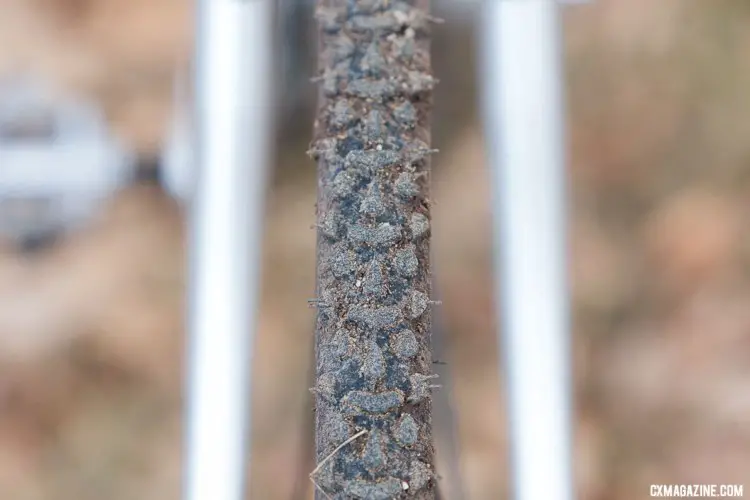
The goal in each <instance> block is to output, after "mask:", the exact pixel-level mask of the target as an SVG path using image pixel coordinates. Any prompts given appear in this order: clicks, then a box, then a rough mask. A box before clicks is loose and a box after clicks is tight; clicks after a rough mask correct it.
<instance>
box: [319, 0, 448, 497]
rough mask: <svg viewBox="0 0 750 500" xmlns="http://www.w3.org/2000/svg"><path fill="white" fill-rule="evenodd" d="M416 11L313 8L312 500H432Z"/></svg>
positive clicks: (359, 5) (416, 4)
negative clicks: (315, 184)
mask: <svg viewBox="0 0 750 500" xmlns="http://www.w3.org/2000/svg"><path fill="white" fill-rule="evenodd" d="M428 12H429V0H408V1H407V0H318V1H317V9H316V17H317V19H318V28H319V47H318V48H319V54H320V57H319V72H320V73H319V77H318V78H317V80H318V82H319V84H320V94H319V106H318V111H317V116H316V121H315V127H314V139H313V142H312V146H311V149H310V154H311V156H312V157H313V159H314V160H316V161H317V165H318V198H317V207H316V212H317V230H318V243H317V252H318V255H317V290H316V298H315V300H314V305H315V306H316V307H317V308H318V314H317V320H316V329H315V346H316V353H315V357H316V384H315V387H314V388H313V392H314V394H315V411H316V414H315V446H316V453H315V455H316V462H317V464H318V467H317V468H316V470H315V471H314V472H313V474H312V476H311V477H312V479H313V481H314V482H315V484H316V493H315V495H316V499H317V500H327V499H335V500H344V499H351V498H354V499H365V500H380V499H383V500H385V499H391V498H414V499H420V500H435V499H436V498H437V485H436V477H435V464H434V448H433V440H432V418H431V406H432V405H431V391H432V389H433V388H434V384H435V383H436V381H435V380H434V377H435V376H434V375H433V373H432V353H431V347H430V346H431V341H430V328H431V324H430V311H429V309H430V306H431V301H430V296H431V271H430V259H429V257H430V246H429V241H430V209H429V208H430V200H429V184H430V182H429V181H430V176H429V174H430V161H429V158H430V155H431V154H432V153H434V152H435V151H434V150H432V149H430V126H429V124H430V111H431V105H432V89H433V87H434V85H435V83H436V80H435V79H434V78H433V77H432V70H431V63H430V52H429V51H430V46H429V30H430V25H431V23H432V22H433V21H434V19H433V18H431V17H430V16H429V15H428ZM362 431H365V432H364V433H363V432H362ZM354 436H357V437H356V438H355V439H352V437H354ZM348 440H351V441H349V442H347V441H348ZM345 442H346V443H347V444H345V445H344V446H341V444H342V443H345ZM340 446H341V447H340Z"/></svg>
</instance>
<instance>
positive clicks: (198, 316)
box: [183, 0, 272, 500]
mask: <svg viewBox="0 0 750 500" xmlns="http://www.w3.org/2000/svg"><path fill="white" fill-rule="evenodd" d="M271 9H272V0H199V1H198V2H197V13H196V21H197V28H196V29H197V31H196V60H195V63H196V66H195V96H196V109H195V114H194V116H195V129H196V132H197V136H196V147H197V150H196V156H195V158H196V160H197V166H198V170H199V172H198V177H197V179H196V186H195V187H196V189H195V191H194V194H195V197H194V199H193V201H192V204H191V208H192V213H191V221H190V231H191V234H190V248H189V255H190V261H189V263H190V281H189V287H190V291H189V294H190V297H189V305H188V307H189V313H188V321H189V325H188V326H189V334H190V347H189V356H188V362H189V374H188V379H187V386H188V402H187V412H188V422H187V426H188V427H187V432H186V441H187V442H186V445H187V454H186V466H185V469H184V473H185V476H184V483H183V488H184V491H183V498H185V499H186V500H241V499H244V494H245V489H246V484H245V483H246V479H245V478H246V472H247V470H248V461H249V449H248V448H249V447H248V446H247V441H248V429H249V428H250V418H249V417H250V403H249V401H250V387H251V383H250V382H251V380H250V374H251V360H252V351H253V341H254V337H255V335H254V330H255V323H256V318H257V312H256V309H257V306H258V297H259V291H260V288H259V281H260V279H259V278H260V268H259V266H260V258H261V234H262V215H263V207H264V203H263V202H264V192H265V185H266V182H265V181H266V170H267V165H268V162H269V159H270V136H271V129H272V127H271V123H270V119H271V114H270V112H271V103H272V98H271V97H272V96H271V81H270V79H271V65H270V61H271V58H270V52H271V36H270V35H271V31H270V29H271V27H272V18H271V14H272V10H271Z"/></svg>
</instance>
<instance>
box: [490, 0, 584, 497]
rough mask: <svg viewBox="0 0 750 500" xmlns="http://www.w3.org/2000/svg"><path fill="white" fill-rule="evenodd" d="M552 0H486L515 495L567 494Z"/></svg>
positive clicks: (564, 297) (559, 143)
mask: <svg viewBox="0 0 750 500" xmlns="http://www.w3.org/2000/svg"><path fill="white" fill-rule="evenodd" d="M558 15H559V14H558V4H557V0H485V1H484V5H483V11H482V16H481V18H482V19H481V23H482V30H481V32H482V68H483V70H484V72H483V74H482V79H483V85H484V94H483V95H484V99H485V100H484V102H483V112H484V113H485V130H486V143H487V144H486V146H487V152H488V160H489V164H490V167H491V171H492V193H493V207H494V213H495V220H494V245H495V255H496V265H495V277H496V291H497V297H498V298H497V300H498V302H497V304H498V308H497V309H498V311H499V312H500V315H501V320H502V326H503V328H502V334H503V335H502V338H503V340H504V342H503V343H502V347H503V350H504V353H503V354H504V359H505V363H506V369H507V372H506V374H507V387H508V405H509V417H510V418H509V420H510V432H511V463H512V489H513V498H514V499H515V500H572V498H573V481H572V464H571V451H572V450H571V441H572V439H571V435H572V428H571V413H572V412H571V389H570V385H571V375H570V360H569V357H570V354H569V351H570V350H569V312H568V307H569V304H568V302H569V299H568V278H567V271H566V267H567V266H566V264H567V248H566V246H567V245H566V195H565V191H566V187H565V186H566V182H565V156H566V152H565V147H564V125H563V122H564V114H563V92H562V79H563V75H562V62H561V59H562V58H561V50H562V47H561V27H560V22H559V18H558Z"/></svg>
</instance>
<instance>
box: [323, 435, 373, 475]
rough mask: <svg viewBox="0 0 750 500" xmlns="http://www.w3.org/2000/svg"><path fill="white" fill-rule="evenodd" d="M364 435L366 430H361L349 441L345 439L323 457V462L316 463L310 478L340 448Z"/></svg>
mask: <svg viewBox="0 0 750 500" xmlns="http://www.w3.org/2000/svg"><path fill="white" fill-rule="evenodd" d="M365 434H367V429H362V430H361V431H359V432H358V433H356V434H355V435H353V436H352V437H350V438H349V439H347V440H346V441H344V442H343V443H341V444H340V445H338V446H337V447H336V449H335V450H333V451H332V452H331V453H329V454H328V456H327V457H325V458H324V459H323V460H321V461H320V463H318V466H317V467H315V469H314V470H313V471H312V472H311V473H310V476H313V475H314V474H316V473H317V472H318V471H319V470H320V468H321V467H323V465H324V464H325V463H326V462H328V461H329V460H330V459H331V458H333V456H334V455H335V454H336V453H338V452H339V450H340V449H341V448H343V447H344V446H346V445H347V444H349V443H351V442H352V441H354V440H355V439H357V438H358V437H359V436H363V435H365Z"/></svg>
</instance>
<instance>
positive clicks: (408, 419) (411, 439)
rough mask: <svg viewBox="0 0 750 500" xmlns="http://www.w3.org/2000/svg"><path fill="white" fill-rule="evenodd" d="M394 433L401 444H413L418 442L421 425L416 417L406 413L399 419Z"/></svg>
mask: <svg viewBox="0 0 750 500" xmlns="http://www.w3.org/2000/svg"><path fill="white" fill-rule="evenodd" d="M393 434H394V436H395V437H396V439H397V440H398V441H399V442H400V443H401V444H403V445H405V446H411V445H413V444H414V443H416V442H417V438H418V437H419V425H417V422H415V421H414V417H412V416H411V415H409V414H408V413H406V414H405V415H404V416H403V417H401V420H399V421H398V424H397V425H396V430H395V431H394V433H393Z"/></svg>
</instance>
